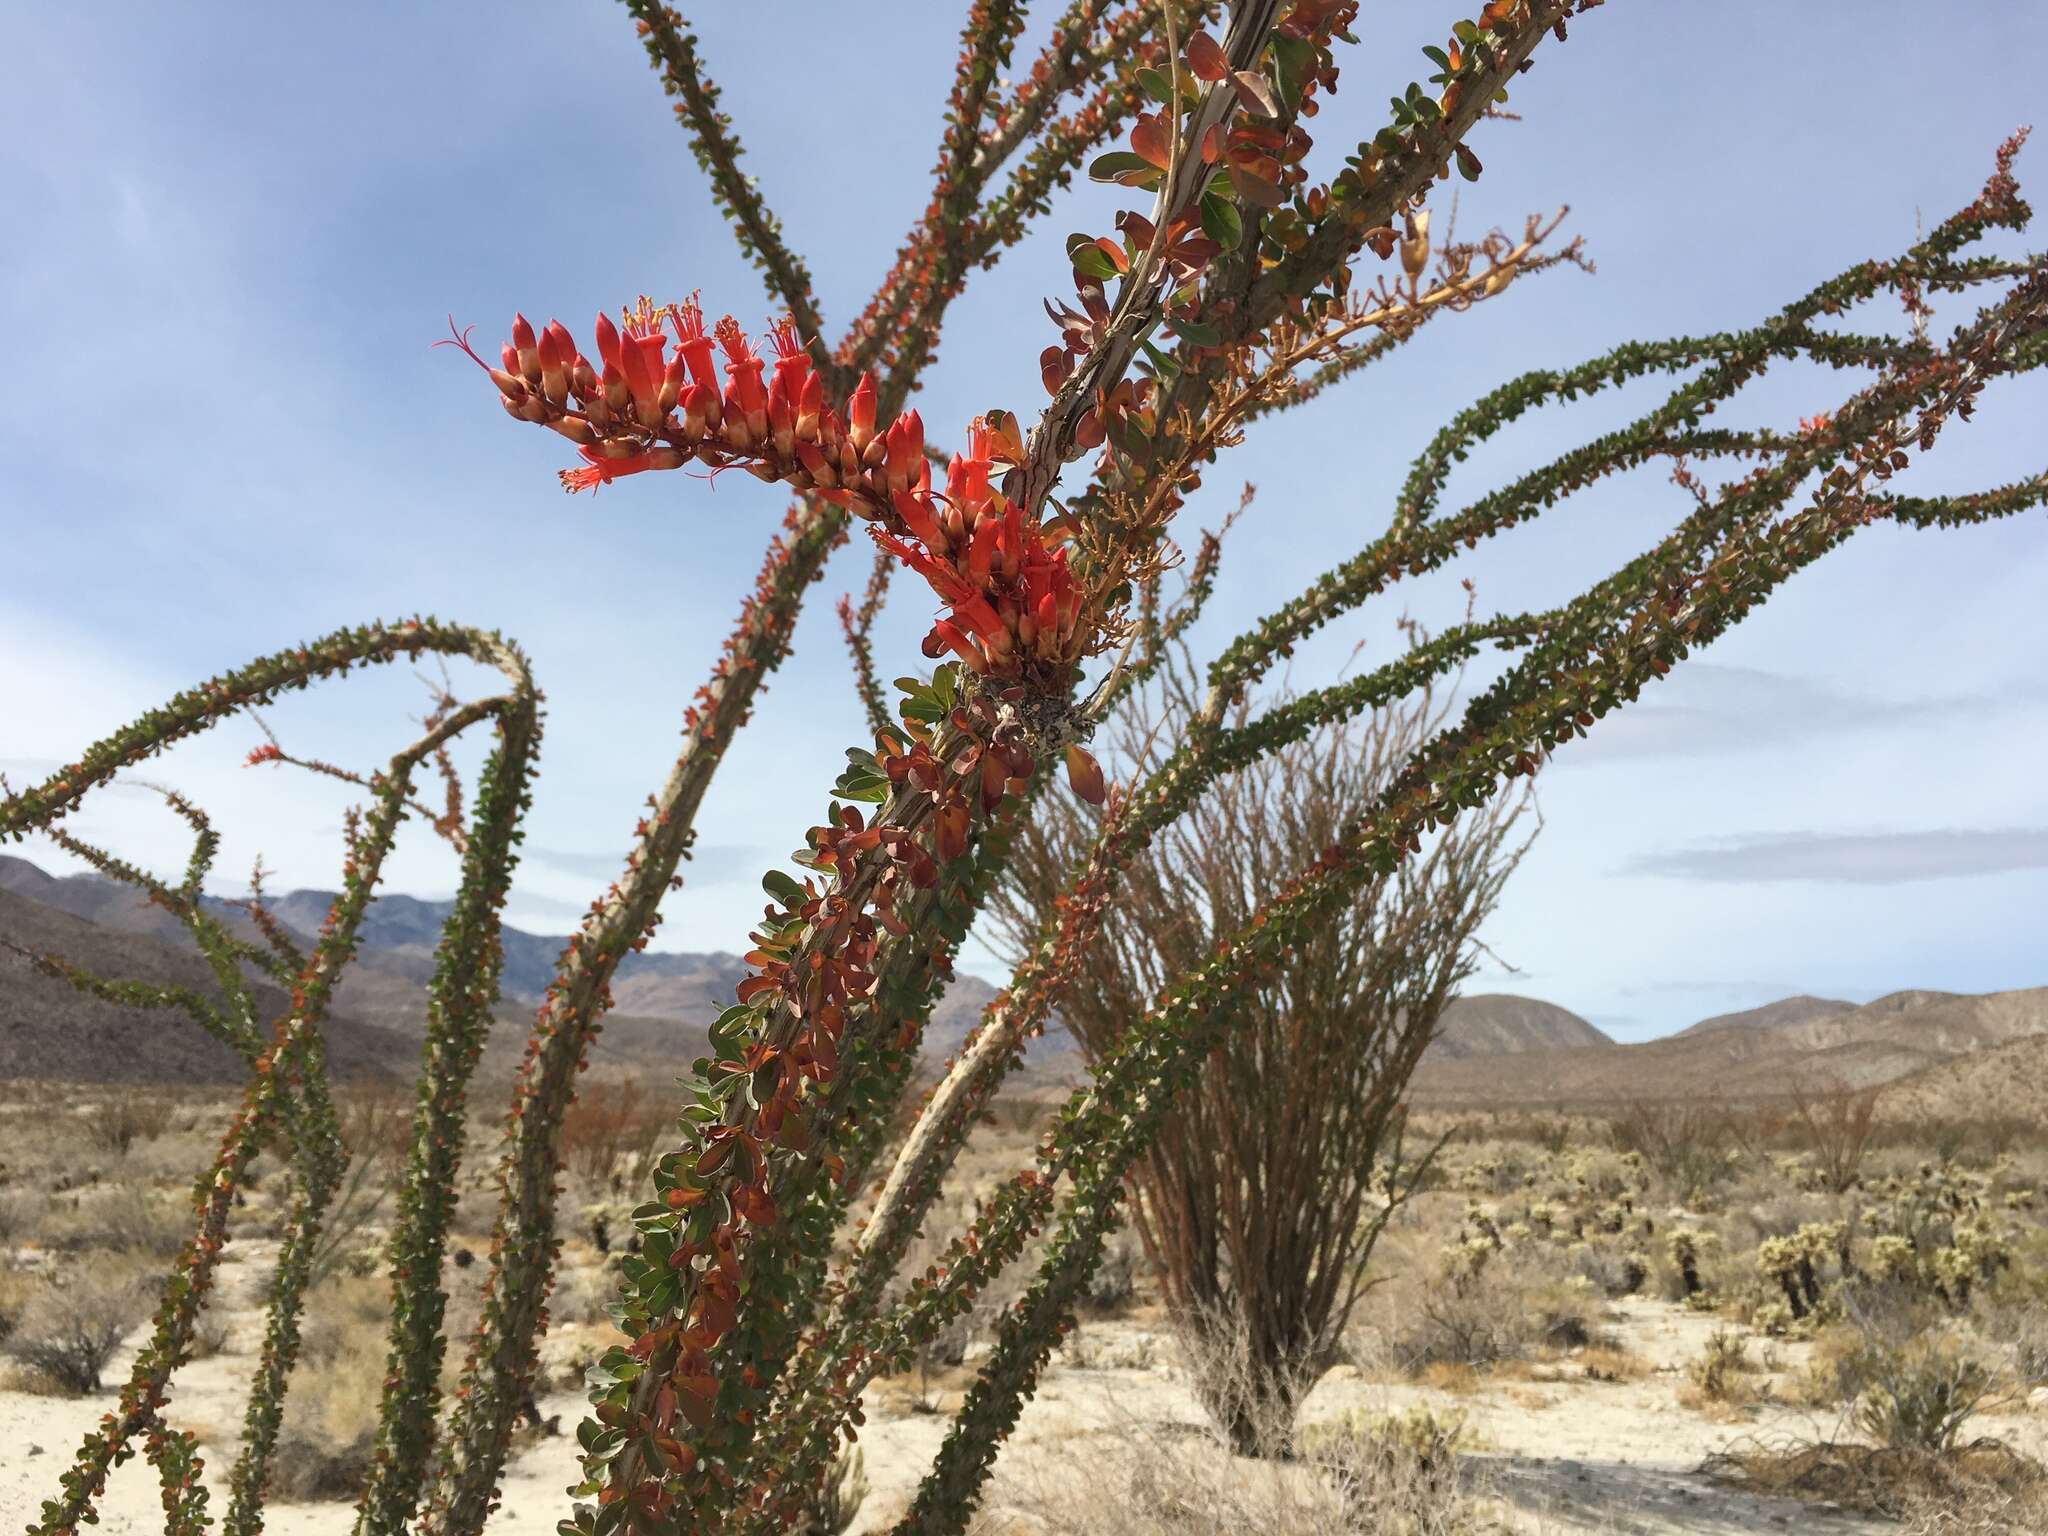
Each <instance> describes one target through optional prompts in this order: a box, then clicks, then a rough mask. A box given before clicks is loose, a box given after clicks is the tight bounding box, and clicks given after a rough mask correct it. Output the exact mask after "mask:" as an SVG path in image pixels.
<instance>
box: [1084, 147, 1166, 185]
mask: <svg viewBox="0 0 2048 1536" xmlns="http://www.w3.org/2000/svg"><path fill="white" fill-rule="evenodd" d="M1158 174H1159V167H1158V166H1156V165H1154V164H1153V163H1152V162H1151V161H1150V160H1147V159H1146V158H1145V157H1144V156H1143V155H1139V154H1133V153H1132V152H1131V151H1130V150H1128V149H1119V150H1114V151H1112V152H1111V153H1109V154H1106V155H1098V156H1096V157H1095V159H1094V160H1093V161H1091V162H1090V163H1089V166H1088V179H1089V180H1090V181H1113V182H1123V181H1124V179H1125V178H1126V177H1132V176H1136V177H1144V178H1150V177H1153V176H1157V175H1158Z"/></svg>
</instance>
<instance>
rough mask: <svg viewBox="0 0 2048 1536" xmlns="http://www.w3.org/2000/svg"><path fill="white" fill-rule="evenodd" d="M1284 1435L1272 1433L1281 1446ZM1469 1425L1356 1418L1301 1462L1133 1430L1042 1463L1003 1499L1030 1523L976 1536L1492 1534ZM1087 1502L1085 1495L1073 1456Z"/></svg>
mask: <svg viewBox="0 0 2048 1536" xmlns="http://www.w3.org/2000/svg"><path fill="white" fill-rule="evenodd" d="M1283 1427H1285V1426H1269V1433H1271V1434H1274V1435H1276V1436H1277V1434H1278V1432H1279V1431H1280V1429H1281V1428H1283ZM1462 1439H1463V1417H1462V1415H1459V1414H1456V1413H1451V1414H1443V1413H1435V1414H1432V1413H1430V1412H1429V1411H1427V1410H1411V1411H1410V1412H1409V1413H1407V1414H1403V1415H1398V1416H1390V1415H1368V1414H1352V1415H1347V1416H1346V1417H1344V1418H1342V1419H1339V1420H1336V1421H1334V1422H1330V1423H1319V1424H1315V1425H1312V1426H1309V1427H1308V1428H1306V1429H1304V1430H1303V1431H1302V1435H1301V1440H1302V1446H1303V1453H1302V1455H1301V1456H1300V1457H1299V1458H1297V1459H1291V1460H1280V1459H1275V1458H1257V1459H1254V1458H1246V1457H1240V1456H1236V1455H1233V1454H1232V1453H1231V1451H1230V1448H1229V1444H1228V1442H1227V1441H1226V1440H1225V1439H1224V1438H1223V1437H1222V1436H1221V1435H1220V1434H1218V1433H1216V1432H1215V1431H1213V1430H1211V1429H1209V1428H1207V1427H1204V1428H1196V1427H1195V1426H1192V1425H1184V1424H1182V1425H1139V1424H1136V1423H1126V1424H1120V1425H1118V1426H1117V1428H1116V1429H1115V1431H1114V1432H1113V1433H1112V1434H1111V1435H1110V1436H1108V1437H1106V1439H1105V1441H1104V1442H1103V1443H1102V1445H1101V1446H1100V1447H1098V1446H1097V1445H1096V1444H1090V1445H1089V1446H1088V1447H1087V1449H1086V1450H1085V1451H1080V1447H1078V1446H1076V1447H1073V1448H1071V1449H1070V1450H1063V1452H1062V1454H1061V1455H1060V1456H1059V1457H1058V1458H1057V1459H1056V1460H1054V1461H1052V1462H1046V1461H1041V1460H1039V1459H1036V1458H1034V1459H1032V1460H1030V1461H1028V1462H1026V1463H1025V1464H1024V1465H1022V1466H1020V1467H1018V1468H1017V1469H1016V1471H1015V1472H1014V1473H1013V1474H1012V1475H1011V1476H1010V1477H1008V1478H1006V1479H1005V1481H1004V1483H1003V1484H1002V1486H1001V1489H1000V1493H999V1495H998V1497H999V1499H1000V1501H1001V1502H1002V1503H1004V1504H1005V1505H1006V1506H1008V1507H1009V1508H1010V1509H1013V1510H1015V1511H1016V1512H1017V1514H1018V1515H1019V1516H1021V1517H1022V1518H1021V1519H1016V1520H1012V1521H1010V1522H1008V1523H1000V1524H999V1523H997V1522H995V1521H993V1520H991V1521H989V1522H988V1523H987V1524H986V1526H985V1527H984V1526H977V1527H976V1529H977V1530H981V1529H984V1528H985V1529H987V1530H989V1531H991V1532H994V1531H1003V1532H1006V1533H1014V1536H1023V1533H1025V1532H1030V1533H1033V1536H1215V1533H1216V1532H1219V1531H1228V1532H1230V1533H1231V1536H1357V1533H1359V1532H1362V1531H1370V1532H1372V1533H1374V1536H1472V1533H1473V1532H1474V1531H1476V1530H1479V1529H1483V1528H1484V1526H1483V1525H1482V1524H1481V1521H1480V1519H1479V1516H1478V1513H1477V1509H1476V1507H1475V1495H1474V1493H1473V1492H1472V1490H1471V1489H1470V1488H1469V1487H1466V1486H1461V1484H1463V1483H1465V1482H1467V1481H1468V1479H1463V1478H1461V1476H1460V1472H1461V1471H1462V1470H1464V1469H1463V1468H1462V1467H1461V1465H1460V1463H1459V1460H1458V1457H1457V1455H1456V1452H1457V1449H1458V1446H1459V1444H1460V1442H1461V1441H1462ZM1077 1451H1079V1452H1080V1453H1081V1454H1083V1455H1085V1456H1086V1457H1087V1462H1088V1466H1089V1483H1088V1497H1086V1498H1077V1497H1076V1496H1075V1482H1074V1468H1075V1465H1076V1460H1075V1455H1074V1452H1077Z"/></svg>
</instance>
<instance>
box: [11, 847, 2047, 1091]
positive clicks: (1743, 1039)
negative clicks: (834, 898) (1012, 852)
mask: <svg viewBox="0 0 2048 1536" xmlns="http://www.w3.org/2000/svg"><path fill="white" fill-rule="evenodd" d="M332 900H333V897H332V895H331V894H330V893H327V892H321V891H292V892H288V893H286V894H284V895H281V896H278V897H276V898H275V899H274V900H273V902H272V908H273V910H274V911H275V912H276V913H277V915H278V917H279V918H280V920H281V921H283V922H284V923H285V924H286V925H287V926H288V927H290V928H292V929H294V930H295V931H297V932H299V933H300V934H302V935H310V934H312V933H313V932H314V931H316V930H317V929H318V927H319V926H320V923H321V922H322V920H324V918H325V917H326V914H327V909H328V906H329V904H330V903H331V902H332ZM212 905H213V906H214V907H215V909H216V910H217V911H218V912H220V913H221V915H222V916H223V918H224V919H225V920H226V921H228V922H230V923H231V924H235V925H237V926H240V927H242V928H243V929H244V930H246V928H247V919H246V918H245V917H244V916H243V915H242V914H241V913H240V912H239V911H238V910H236V909H234V908H233V907H231V906H229V905H228V904H227V903H224V902H217V901H216V902H212ZM451 907H452V903H450V902H445V901H428V900H423V899H421V898H419V897H413V896H403V895H395V894H394V895H384V896H380V897H378V898H377V899H376V900H375V901H373V902H372V903H371V904H370V907H369V910H368V912H367V914H366V915H365V919H364V925H363V944H362V947H361V950H360V952H359V956H358V959H357V961H356V963H355V964H354V965H352V966H351V967H350V968H349V971H348V973H347V975H346V977H345V978H344V980H343V983H342V986H341V988H340V990H339V992H338V994H337V997H336V1010H335V1018H334V1019H333V1021H332V1023H331V1025H330V1028H329V1054H330V1057H331V1058H332V1059H333V1061H334V1062H335V1065H336V1069H337V1071H339V1072H341V1073H343V1074H344V1075H346V1074H349V1073H357V1074H363V1073H391V1074H395V1075H400V1076H410V1075H411V1074H412V1072H413V1070H414V1064H415V1060H416V1057H417V1053H418V1042H419V1031H420V1026H421V1020H422V1017H423V1013H424V1001H425V999H424V992H425V986H426V983H427V980H428V978H429V977H430V976H431V975H432V973H433V952H434V946H435V944H436V943H437V942H438V941H439V934H440V927H441V924H442V922H443V921H444V920H445V919H446V917H447V915H448V913H449V911H450V910H451ZM0 940H9V941H12V942H14V943H16V944H21V945H25V946H28V947H31V948H36V947H40V948H45V949H49V950H52V951H55V952H56V953H59V954H63V955H65V956H66V957H67V958H70V959H73V960H76V961H78V962H79V963H80V964H83V965H86V966H89V967H91V968H92V969H94V970H96V971H97V972H99V973H100V974H102V975H106V976H120V977H133V978H137V979H142V980H151V981H159V982H171V981H176V982H178V983H179V984H181V985H189V986H198V987H202V988H206V987H210V985H211V977H210V975H209V974H208V973H207V971H206V968H205V966H204V965H203V963H202V962H201V961H200V960H199V958H198V956H197V955H196V954H194V953H193V951H192V949H191V946H190V944H189V942H188V941H187V940H186V938H185V936H184V933H183V930H182V929H181V928H179V926H178V925H177V923H176V922H175V920H174V919H172V918H171V917H170V916H169V915H168V914H167V913H164V912H161V911H159V910H157V909H156V908H154V907H152V906H150V905H149V904H148V903H147V902H146V901H144V900H142V899H141V898H140V897H138V896H137V895H136V894H135V893H134V892H133V891H132V890H130V889H129V888H128V887H126V886H123V885H119V884H116V883H115V882H113V881H109V880H106V879H104V878H103V877H101V876H98V875H94V874H84V875H67V876H62V877H58V876H53V875H50V874H48V873H46V872H45V871H43V870H41V869H39V868H37V867H36V866H35V865H34V864H31V863H29V862H28V861H27V860H24V859H18V858H12V857H8V856H5V855H0ZM504 940H505V976H504V992H505V1005H504V1007H503V1008H502V1009H501V1011H500V1014H501V1020H502V1022H501V1023H500V1024H499V1026H498V1028H497V1029H495V1030H494V1031H493V1033H492V1036H491V1039H490V1043H489V1044H488V1046H487V1047H486V1050H485V1056H484V1068H483V1070H484V1073H485V1076H486V1078H487V1079H488V1078H494V1077H500V1076H503V1075H507V1074H509V1073H510V1071H511V1069H512V1067H513V1066H514V1065H515V1064H516V1063H517V1061H518V1059H519V1056H520V1054H521V1052H522V1051H523V1049H524V1046H525V1042H526V1027H525V1026H526V1023H527V1020H528V1019H529V1017H530V1016H531V1012H532V1009H533V1007H534V1005H535V1003H536V1001H537V1000H538V998H539V996H540V994H541V992H542V991H543V989H544V988H545V987H546V985H547V982H548V980H549V978H550V977H552V975H553V974H554V967H555V963H556V958H557V956H558V955H559V954H560V953H561V950H562V948H563V945H564V941H563V940H562V939H561V938H559V937H553V936H548V935H543V934H535V933H528V932H525V931H523V930H520V929H517V928H507V929H505V930H504ZM745 969H746V967H745V962H743V961H742V960H741V959H740V958H739V957H738V956H736V955H729V954H717V953H713V954H634V955H628V956H626V958H625V960H624V961H623V963H622V964H621V965H620V967H619V971H618V975H617V977H616V979H615V980H614V982H613V986H612V993H613V998H614V1004H615V1006H614V1010H613V1013H612V1014H611V1016H610V1017H608V1018H607V1019H606V1021H605V1024H604V1029H603V1031H602V1033H601V1034H600V1035H599V1037H598V1039H597V1042H596V1044H595V1045H594V1046H593V1048H592V1052H591V1066H592V1068H593V1070H596V1071H600V1072H633V1073H648V1074H654V1073H659V1074H663V1075H665V1076H675V1075H679V1074H681V1073H684V1072H686V1071H688V1070H689V1067H690V1064H691V1062H692V1061H694V1060H695V1059H696V1057H697V1056H699V1055H701V1054H702V1053H703V1051H704V1049H705V1032H706V1030H707V1029H708V1027H709V1025H710V1023H711V1021H712V1020H713V1019H715V1018H716V1017H717V1016H718V1014H719V1012H720V1011H721V1010H722V1009H723V1008H725V1007H726V1005H727V1004H728V1003H729V1002H730V1001H731V999H732V995H733V990H734V988H735V987H736V986H737V985H738V983H739V981H740V979H741V977H742V976H743V975H744V974H745ZM994 995H995V988H994V987H992V986H990V985H989V984H988V983H987V982H986V981H983V980H982V979H981V978H979V977H977V976H973V975H968V974H962V975H960V976H959V977H957V978H955V980H954V981H953V983H952V984H951V985H950V986H949V987H948V989H947V991H946V993H945V995H944V996H943V998H942V999H941V1000H940V1002H939V1004H938V1006H937V1008H936V1009H934V1011H933V1015H932V1020H931V1024H930V1027H929V1029H928V1030H927V1033H926V1039H925V1044H924V1058H925V1064H926V1071H927V1072H935V1071H937V1070H938V1069H939V1068H940V1067H941V1066H942V1065H943V1063H944V1062H945V1061H946V1059H947V1058H948V1057H950V1056H952V1055H953V1054H954V1053H955V1052H956V1051H957V1050H958V1049H959V1048H960V1045H961V1042H962V1041H963V1040H964V1039H965V1037H966V1035H967V1033H968V1031H969V1030H970V1029H972V1028H973V1027H974V1025H975V1024H976V1023H977V1022H979V1020H980V1017H981V1013H982V1010H983V1008H984V1007H985V1006H986V1004H987V1003H988V1000H989V999H990V998H991V997H993V996H994ZM264 996H265V1003H264V1006H265V1007H266V1009H270V1010H272V1011H274V1010H275V1009H276V1008H278V1007H281V1006H282V1002H283V999H282V997H281V995H278V994H276V993H275V990H274V989H271V990H269V991H266V992H265V994H264ZM2036 1036H2044V1037H2048V988H2034V989H2031V990H2025V991H2016V992H1995V993H1990V994H1987V995H1985V996H1981V997H1972V996H1966V995H1963V994H1959V993H1953V992H1929V991H1907V992H1895V993H1893V994H1891V995H1890V996H1888V997H1883V998H1879V999H1878V1000H1877V1001H1876V1002H1873V1003H1866V1004H1863V1005H1861V1006H1858V1005H1856V1004H1853V1003H1846V1002H1840V1001H1835V1000H1831V999H1828V998H1818V997H1807V996H1798V997H1789V998H1784V999H1782V1000H1780V1001H1778V1002H1775V1003H1771V1004H1768V1005H1766V1006H1764V1007H1761V1008H1752V1009H1749V1010H1747V1011H1745V1012H1742V1013H1732V1014H1723V1015H1720V1016H1718V1017H1716V1018H1712V1019H1704V1020H1702V1021H1700V1022H1699V1023H1698V1024H1695V1025H1693V1026H1692V1027H1691V1028H1689V1029H1686V1030H1682V1031H1680V1032H1679V1033H1678V1034H1677V1035H1674V1036H1671V1037H1669V1038H1666V1039H1663V1040H1652V1041H1647V1042H1644V1043H1642V1044H1636V1045H1617V1044H1615V1043H1614V1041H1612V1040H1611V1039H1609V1038H1608V1037H1607V1036H1606V1035H1605V1034H1603V1033H1601V1031H1599V1030H1598V1029H1596V1028H1594V1027H1593V1025H1591V1024H1589V1023H1588V1022H1587V1021H1586V1020H1585V1019H1583V1018H1581V1017H1579V1016H1578V1015H1577V1014H1575V1013H1572V1012H1571V1011H1570V1010H1568V1009H1565V1008H1560V1007H1558V1006H1557V1005H1556V1004H1554V1003H1549V1002H1545V1001H1543V1000H1541V999H1538V998H1531V997H1515V996H1510V995H1507V994H1503V993H1481V994H1478V995H1475V996H1472V997H1463V998H1458V999H1456V1000H1455V1001H1454V1002H1452V1004H1451V1005H1450V1007H1449V1008H1448V1009H1447V1010H1446V1012H1445V1015H1444V1019H1443V1022H1442V1024H1441V1026H1440V1030H1439V1033H1438V1037H1437V1039H1436V1040H1435V1041H1434V1042H1433V1043H1432V1044H1431V1046H1430V1049H1429V1051H1428V1053H1427V1054H1426V1055H1425V1056H1424V1058H1423V1062H1422V1066H1421V1068H1420V1070H1419V1071H1418V1073H1417V1075H1416V1080H1415V1085H1414V1091H1415V1096H1416V1098H1417V1100H1418V1102H1425V1103H1440V1104H1449V1103H1472V1104H1510V1103H1523V1104H1549V1103H1603V1102H1619V1101H1626V1100H1629V1099H1637V1098H1673V1097H1710V1098H1738V1099H1741V1098H1767V1097H1771V1096H1774V1095H1779V1094H1782V1093H1784V1092H1785V1091H1786V1089H1787V1087H1788V1085H1789V1084H1790V1083H1791V1082H1793V1081H1794V1080H1796V1079H1798V1078H1800V1077H1805V1078H1809V1079H1814V1080H1820V1079H1833V1080H1837V1081H1841V1082H1845V1083H1849V1084H1852V1085H1855V1086H1866V1085H1872V1084H1879V1083H1890V1082H1894V1081H1897V1080H1901V1079H1908V1078H1912V1077H1914V1075H1915V1074H1920V1075H1923V1076H1925V1077H1926V1078H1927V1080H1928V1081H1931V1082H1934V1083H1936V1085H1937V1089H1938V1088H1939V1084H1940V1083H1942V1082H1945V1081H1947V1079H1945V1078H1943V1077H1941V1076H1940V1074H1941V1073H1942V1071H1943V1070H1945V1069H1947V1068H1949V1067H1951V1066H1953V1067H1955V1072H1954V1073H1952V1074H1951V1076H1958V1075H1960V1076H1963V1077H1968V1076H1969V1072H1970V1071H1973V1070H1974V1068H1970V1069H1968V1070H1966V1068H1965V1066H1963V1065H1958V1064H1959V1063H1964V1062H1966V1061H1967V1059H1968V1058H1972V1057H1976V1056H1980V1055H1982V1054H1983V1053H1987V1052H2000V1051H2002V1050H2003V1048H2004V1047H2006V1046H2007V1045H2008V1044H2009V1043H2014V1042H2021V1041H2027V1040H2031V1039H2033V1038H2034V1037H2036ZM2031 1049H2032V1047H2031V1046H2026V1047H2020V1048H2016V1049H2015V1050H2014V1051H2013V1055H2012V1059H2013V1060H2015V1061H2031V1060H2032V1059H2033V1058H2032V1057H2031V1056H2030V1055H2029V1054H2028V1052H2029V1051H2030V1050H2031ZM1984 1059H1985V1060H1987V1061H1988V1060H1991V1059H1992V1058H1991V1057H1989V1056H1985V1057H1984ZM1999 1059H2003V1058H2002V1057H2000V1058H1999ZM1027 1066H1028V1068H1029V1070H1030V1072H1031V1074H1032V1078H1033V1079H1034V1080H1035V1081H1037V1082H1038V1083H1039V1084H1040V1085H1057V1084H1061V1083H1068V1082H1072V1081H1076V1080H1078V1078H1079V1077H1080V1076H1081V1075H1082V1067H1081V1062H1080V1057H1079V1054H1078V1052H1077V1051H1076V1049H1075V1047H1074V1043H1073V1040H1072V1038H1071V1037H1070V1036H1069V1035H1068V1034H1067V1033H1066V1031H1065V1029H1064V1027H1063V1026H1061V1025H1060V1024H1059V1022H1058V1020H1057V1019H1055V1020H1054V1021H1053V1023H1052V1026H1051V1027H1050V1028H1048V1030H1047V1031H1046V1034H1045V1036H1044V1037H1043V1038H1042V1039H1041V1040H1039V1041H1037V1042H1034V1044H1033V1047H1032V1050H1031V1052H1030V1055H1029V1059H1028V1062H1027ZM238 1076H239V1068H238V1067H237V1065H236V1064H235V1062H234V1059H233V1057H232V1054H231V1053H229V1052H228V1051H227V1049H226V1047H224V1046H219V1045H216V1044H215V1043H214V1042H212V1041H210V1040H208V1039H207V1038H206V1037H205V1036H203V1035H202V1034H200V1033H199V1032H198V1031H197V1030H196V1029H194V1028H193V1027H191V1026H190V1025H188V1024H186V1023H184V1021H182V1020H174V1019H171V1018H169V1017H167V1016H164V1015H161V1014H154V1013H147V1012H143V1011H139V1010H135V1009H122V1008H115V1007H113V1006H111V1005H109V1004H105V1003H100V1002H98V1001H96V1000H94V999H91V998H87V997H83V996H81V995H80V994H78V993H76V992H74V991H72V990H71V989H70V988H69V987H66V986H64V985H63V984H62V983H58V982H53V981H50V980H49V979H47V978H45V977H42V976H40V975H39V974H36V973H35V972H33V971H32V970H30V969H29V968H28V966H27V963H26V962H25V961H23V960H22V959H21V958H20V957H19V956H16V955H11V954H9V953H7V952H6V951H5V950H0V1078H5V1077H58V1078H73V1079H81V1080H88V1081H137V1082H142V1081H152V1082H194V1083H196V1082H215V1081H220V1082H225V1081H232V1080H233V1079H235V1078H236V1077H238ZM1971 1080H1972V1081H1974V1080H1975V1079H1974V1078H1972V1079H1971ZM1941 1091H1946V1090H1941Z"/></svg>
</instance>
